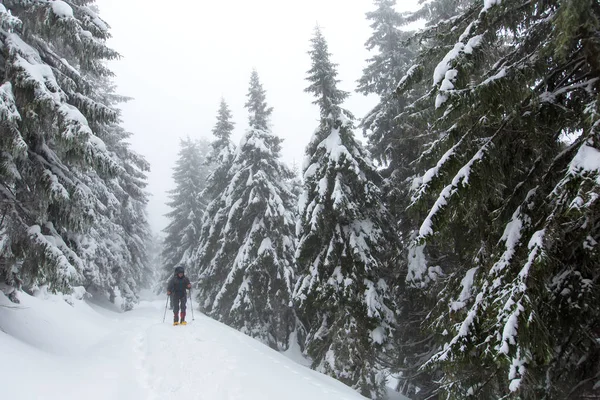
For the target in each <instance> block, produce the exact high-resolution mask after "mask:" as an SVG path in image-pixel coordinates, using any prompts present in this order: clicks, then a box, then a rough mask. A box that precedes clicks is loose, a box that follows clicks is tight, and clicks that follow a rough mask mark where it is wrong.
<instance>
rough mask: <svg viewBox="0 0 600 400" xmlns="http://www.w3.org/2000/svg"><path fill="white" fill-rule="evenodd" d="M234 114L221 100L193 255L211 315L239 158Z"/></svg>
mask: <svg viewBox="0 0 600 400" xmlns="http://www.w3.org/2000/svg"><path fill="white" fill-rule="evenodd" d="M231 118H232V116H231V111H230V110H229V106H228V105H227V103H226V102H225V100H224V99H221V103H220V105H219V110H218V113H217V123H216V124H215V127H214V128H213V131H212V133H213V136H214V137H215V140H214V141H213V142H212V143H211V151H210V153H209V155H208V157H207V162H208V163H211V164H212V165H213V171H212V173H211V174H210V175H209V177H208V178H207V183H206V188H205V189H204V191H203V193H202V196H203V197H204V198H205V199H206V201H207V202H208V205H207V207H206V211H205V212H204V215H203V217H202V224H201V228H200V238H199V242H198V245H197V248H196V250H195V251H194V254H193V262H192V270H191V274H190V275H191V276H192V278H193V280H197V286H198V293H197V298H198V304H199V306H200V309H201V310H202V311H204V312H205V313H208V312H210V307H211V305H212V302H213V301H214V298H215V296H216V292H217V291H218V289H219V288H218V286H217V282H219V281H220V280H221V281H222V280H223V279H224V276H226V275H224V274H226V271H216V270H214V268H213V265H212V264H211V260H212V259H213V258H214V257H215V255H216V254H217V251H218V250H219V246H220V242H219V240H220V237H221V231H222V230H223V227H224V226H225V223H226V217H227V216H226V215H224V214H223V213H222V209H223V207H225V203H224V202H223V200H222V198H221V195H222V194H223V192H224V191H225V189H226V188H227V186H228V183H229V182H228V181H227V179H228V177H227V174H228V172H229V168H230V167H231V163H232V161H233V158H234V155H235V146H234V145H233V142H232V141H231V134H232V133H233V129H234V127H235V124H234V123H233V121H232V120H231Z"/></svg>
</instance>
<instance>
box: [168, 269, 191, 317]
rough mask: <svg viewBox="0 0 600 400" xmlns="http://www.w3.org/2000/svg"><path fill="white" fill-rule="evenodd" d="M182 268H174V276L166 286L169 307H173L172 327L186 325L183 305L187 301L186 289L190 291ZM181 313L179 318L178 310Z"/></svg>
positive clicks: (188, 281) (188, 282) (187, 279)
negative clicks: (169, 300)
mask: <svg viewBox="0 0 600 400" xmlns="http://www.w3.org/2000/svg"><path fill="white" fill-rule="evenodd" d="M184 271H185V270H184V269H183V267H181V266H179V267H177V268H175V275H173V277H172V278H171V280H170V281H169V284H168V285H167V295H168V296H171V305H172V306H173V325H179V324H181V325H187V322H185V303H186V301H187V292H186V289H191V288H192V284H191V283H190V279H189V278H188V277H187V276H185V274H184ZM180 309H181V313H180V314H179V316H178V315H177V314H178V313H179V310H180Z"/></svg>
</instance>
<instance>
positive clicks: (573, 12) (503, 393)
mask: <svg viewBox="0 0 600 400" xmlns="http://www.w3.org/2000/svg"><path fill="white" fill-rule="evenodd" d="M438 3H442V2H439V1H438V2H436V1H434V2H431V3H430V4H429V6H430V7H435V6H436V5H439V4H438ZM461 11H462V12H461V13H459V14H458V15H457V16H456V17H454V18H453V19H452V20H451V21H442V22H440V23H438V24H436V25H435V26H432V27H431V28H430V29H427V30H425V31H424V32H423V36H424V37H429V38H434V37H435V40H434V41H432V43H434V44H435V45H432V46H431V47H430V48H428V49H426V50H424V51H423V52H422V53H421V55H420V57H419V62H418V63H417V64H416V65H415V68H413V69H412V70H411V72H412V74H410V76H408V77H407V79H405V80H404V82H403V84H402V85H401V86H400V92H401V93H402V92H403V91H404V90H407V89H408V88H410V87H411V85H414V84H417V85H418V84H420V82H422V81H423V80H427V81H429V82H431V81H430V79H431V78H432V77H433V87H432V88H431V89H430V91H429V93H428V95H427V96H425V97H423V98H422V99H420V100H419V101H416V102H414V103H413V104H412V105H411V107H410V108H409V109H407V110H406V111H405V112H403V113H401V114H400V115H399V118H398V119H399V122H400V123H405V124H411V123H417V124H422V123H423V122H425V123H427V124H428V125H429V126H430V127H431V129H432V131H433V132H435V133H436V135H437V136H438V140H436V141H435V142H433V143H432V144H431V147H430V149H429V150H428V151H427V152H426V153H425V154H424V155H423V157H422V159H421V165H423V166H424V167H425V169H424V171H425V172H424V174H423V176H422V178H421V180H420V186H419V187H418V188H417V189H416V191H415V193H414V204H413V206H412V210H413V211H415V213H417V214H418V215H422V216H423V219H422V223H421V225H420V228H419V236H418V237H417V238H416V240H415V247H414V248H415V249H417V248H418V247H419V245H423V244H427V246H428V248H432V249H434V250H435V252H436V253H438V254H439V256H440V257H439V258H438V260H440V261H439V264H440V266H441V267H442V270H443V273H444V274H445V276H446V279H444V281H443V282H439V281H438V282H437V283H436V282H432V281H431V280H430V279H429V277H428V274H426V273H424V272H425V271H426V270H425V269H421V270H415V271H413V272H414V273H413V274H412V277H411V280H412V282H414V283H415V284H420V285H422V286H427V287H429V293H430V295H431V297H432V298H435V300H437V302H438V305H437V306H436V307H433V309H432V310H431V314H430V315H431V317H432V321H433V322H432V326H431V328H432V330H433V332H434V333H435V334H436V337H437V340H438V341H439V344H440V346H441V347H440V350H439V352H437V354H435V355H433V357H431V358H430V360H429V363H428V364H427V366H434V367H435V366H437V367H441V368H443V371H444V376H443V379H442V380H441V383H442V385H443V386H442V388H443V390H444V391H445V392H447V394H448V397H449V398H456V399H464V398H519V399H540V398H545V399H566V398H587V397H597V396H598V386H599V385H600V364H599V363H598V359H599V358H600V348H599V347H598V338H599V334H598V332H599V330H598V321H600V310H599V309H598V307H597V306H596V305H597V304H598V302H599V300H600V289H599V288H598V285H596V282H597V281H598V279H599V276H600V269H599V262H598V260H599V259H600V257H599V251H598V241H599V240H600V221H599V216H600V213H599V211H600V135H599V132H598V126H599V124H600V113H599V111H600V110H599V105H598V98H599V97H598V95H599V90H600V62H599V61H598V54H600V40H599V39H598V33H599V32H600V24H599V21H600V7H599V6H598V4H597V3H596V2H593V1H591V0H582V1H571V2H561V1H530V2H523V1H517V0H503V1H501V2H500V1H474V2H471V3H470V4H469V5H468V7H466V8H464V9H463V10H461ZM401 93H400V94H401ZM424 118H425V121H423V119H424ZM565 135H566V136H570V140H569V141H567V142H565V140H562V139H561V138H562V137H563V136H565Z"/></svg>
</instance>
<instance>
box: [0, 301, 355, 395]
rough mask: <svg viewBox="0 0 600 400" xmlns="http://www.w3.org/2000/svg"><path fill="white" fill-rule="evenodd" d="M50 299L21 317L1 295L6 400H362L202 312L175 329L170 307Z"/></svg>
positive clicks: (27, 304)
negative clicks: (118, 308) (123, 308)
mask: <svg viewBox="0 0 600 400" xmlns="http://www.w3.org/2000/svg"><path fill="white" fill-rule="evenodd" d="M43 297H44V298H45V299H44V300H41V299H39V298H36V297H31V296H27V295H21V296H20V298H21V304H20V305H18V306H17V307H14V305H12V304H11V303H9V302H8V299H6V297H4V296H3V295H2V294H1V292H0V330H1V332H0V354H1V355H2V356H1V357H2V362H1V363H0V376H1V377H2V379H1V380H2V382H6V383H7V384H2V388H1V389H0V395H1V396H0V397H2V398H7V399H8V398H9V399H11V400H16V399H24V400H25V399H26V400H34V399H35V400H37V399H40V400H41V399H43V400H54V399H56V400H58V399H61V400H70V399H73V400H75V399H76V400H81V399H87V400H96V399H98V400H100V399H103V400H104V399H106V400H120V399H123V400H137V399H140V400H145V399H148V400H154V399H157V400H158V399H164V398H174V397H175V396H176V397H177V398H184V399H190V400H192V399H197V400H235V399H240V400H241V399H245V400H254V399H260V400H268V399H277V400H279V399H288V400H308V399H311V400H321V399H322V400H325V399H327V400H358V399H363V400H364V397H362V396H360V395H359V394H357V393H356V392H354V391H353V390H351V389H350V388H348V387H346V386H345V385H343V384H341V383H339V382H337V381H335V380H333V379H331V378H329V377H327V376H324V375H322V374H319V373H316V372H314V371H311V370H309V369H308V368H306V367H304V366H302V365H300V364H297V363H296V362H294V361H292V360H291V359H290V358H288V357H286V356H285V355H283V354H280V353H278V352H276V351H273V350H271V349H270V348H268V347H266V346H264V345H262V344H261V343H259V342H257V341H255V340H253V339H251V338H249V337H247V336H245V335H243V334H241V333H239V332H237V331H235V330H233V329H231V328H229V327H227V326H225V325H222V324H220V323H218V322H216V321H214V320H212V319H210V318H207V317H205V316H203V315H199V314H198V313H197V312H196V316H195V317H196V319H195V321H190V324H189V325H187V326H171V325H170V324H169V323H168V321H169V319H170V317H171V315H172V314H170V311H168V312H167V322H166V323H164V324H163V323H162V317H163V312H164V306H165V304H164V301H163V300H153V301H143V302H142V303H141V304H140V305H139V306H138V307H137V308H136V309H134V310H133V311H130V312H127V313H116V312H114V311H111V310H108V309H106V308H104V307H100V306H98V305H94V304H88V303H86V302H83V301H78V300H75V301H73V304H74V305H73V306H71V305H69V304H67V303H66V302H65V301H64V300H63V298H62V297H60V296H52V295H44V296H43ZM7 306H8V307H7ZM189 317H190V318H191V315H189Z"/></svg>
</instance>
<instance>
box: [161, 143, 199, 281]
mask: <svg viewBox="0 0 600 400" xmlns="http://www.w3.org/2000/svg"><path fill="white" fill-rule="evenodd" d="M209 148H210V145H209V143H208V142H207V141H205V140H191V139H190V138H189V137H188V138H187V139H182V140H180V142H179V154H178V158H177V161H176V162H175V167H174V168H173V182H174V184H175V188H174V189H172V190H171V191H169V197H170V199H171V200H170V201H169V203H167V205H168V206H169V207H170V208H171V209H172V210H171V211H170V212H169V213H168V214H167V215H166V216H167V218H168V219H169V224H168V225H167V227H166V228H165V229H164V233H165V239H164V243H163V254H162V258H163V260H164V264H163V273H162V279H161V280H162V281H163V282H164V283H165V285H166V282H167V281H168V279H170V278H171V276H173V270H174V268H175V267H177V266H178V265H182V264H183V265H184V266H185V267H186V269H188V270H190V268H189V267H190V266H191V265H192V258H193V252H194V251H195V249H196V248H197V246H198V242H199V240H200V229H201V224H202V216H203V214H204V210H205V209H206V203H207V202H206V200H205V199H204V197H203V196H202V192H203V191H204V189H205V188H206V180H207V177H208V176H209V175H210V173H211V170H210V165H209V164H208V163H207V162H206V159H207V156H208V153H209Z"/></svg>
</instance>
